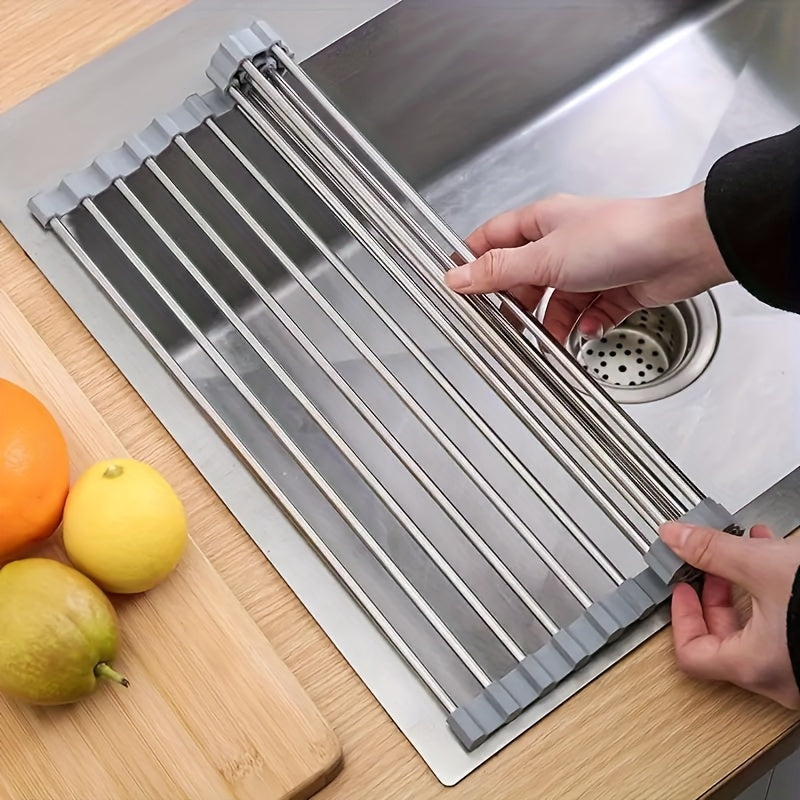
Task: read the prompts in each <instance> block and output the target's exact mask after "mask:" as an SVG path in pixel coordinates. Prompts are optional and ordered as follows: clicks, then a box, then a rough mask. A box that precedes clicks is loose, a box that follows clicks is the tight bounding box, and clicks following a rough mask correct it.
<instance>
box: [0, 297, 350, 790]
mask: <svg viewBox="0 0 800 800" xmlns="http://www.w3.org/2000/svg"><path fill="white" fill-rule="evenodd" d="M0 377H3V378H6V379H7V380H11V381H14V382H15V383H17V384H19V385H21V386H23V387H25V388H26V389H28V390H29V391H31V392H32V393H33V394H34V395H35V396H36V397H38V398H39V399H40V400H41V401H42V402H43V403H44V404H45V405H46V406H47V407H48V408H49V409H50V411H51V413H52V414H53V415H54V416H55V418H56V420H57V422H58V423H59V426H60V427H61V430H62V431H63V432H64V435H65V436H66V438H67V445H68V447H69V451H70V462H71V472H72V474H71V478H72V480H73V481H74V480H75V479H76V478H77V477H78V475H80V473H81V472H82V471H83V470H84V469H86V468H87V467H89V466H90V465H91V464H93V463H95V462H97V461H101V460H105V459H107V458H116V457H119V458H124V457H126V456H127V455H128V454H127V453H126V452H125V450H124V448H123V447H122V444H121V443H120V441H119V440H118V439H117V437H116V436H115V435H114V433H113V432H112V431H111V430H110V429H109V428H108V427H107V426H106V425H105V423H104V422H103V420H102V417H100V416H99V414H98V413H97V411H96V410H95V409H94V408H93V407H92V405H91V403H90V402H89V401H88V400H87V399H86V397H85V396H84V395H83V394H82V393H81V391H80V390H79V389H78V387H77V386H76V385H75V383H74V382H73V381H72V380H71V378H70V377H69V375H68V374H67V373H66V372H65V371H64V369H63V367H61V365H60V364H59V362H58V360H57V359H56V357H55V356H54V355H53V354H52V353H51V352H50V351H49V350H48V349H47V347H46V346H45V344H44V343H43V342H42V340H41V339H40V338H39V337H38V336H37V334H36V332H35V331H34V330H33V328H31V327H30V325H29V324H28V322H27V320H26V319H25V317H24V316H23V315H22V314H21V313H20V312H19V311H18V310H17V308H16V306H14V305H13V304H12V303H11V301H10V300H9V299H8V297H7V295H5V294H4V293H3V292H0ZM1 411H2V410H1V409H0V412H1ZM192 524H193V527H195V526H197V525H199V524H202V522H200V521H199V520H197V519H194V520H193V523H192ZM192 533H193V530H190V536H191V535H192ZM35 554H36V555H48V556H51V557H54V558H59V559H60V560H62V561H67V559H66V558H65V556H64V552H63V548H62V547H61V542H60V537H59V535H58V534H56V535H55V536H53V537H51V539H50V540H49V541H48V543H47V546H46V547H45V548H38V549H37V550H36V551H35ZM113 601H114V605H115V607H116V608H117V611H118V613H119V617H120V623H119V624H120V639H121V645H120V652H119V656H118V658H117V659H116V660H115V662H114V665H115V666H116V667H117V669H118V670H119V671H120V672H122V673H123V674H124V675H125V676H126V677H128V678H129V679H130V682H131V686H130V688H129V689H122V688H121V687H117V686H115V685H110V684H105V685H103V686H102V687H101V688H100V690H99V691H97V692H95V693H94V694H93V696H92V697H91V698H88V699H86V700H85V701H84V702H81V703H78V704H77V705H72V706H70V707H62V708H55V709H37V708H31V707H27V706H23V705H22V704H19V703H14V702H11V701H8V700H5V699H0V719H2V720H3V722H2V727H0V776H1V777H0V785H1V786H3V788H4V790H5V792H6V795H7V797H8V798H9V800H31V799H32V798H36V800H39V798H50V797H52V798H59V800H73V799H74V800H87V798H94V797H96V798H98V799H99V798H130V800H134V798H135V799H136V800H153V799H154V798H176V799H177V798H192V800H194V799H195V798H196V800H217V799H219V800H223V798H231V799H232V798H236V799H237V800H268V799H272V800H280V798H305V797H309V796H310V795H311V794H313V793H314V792H315V791H316V790H317V789H319V788H320V787H321V786H322V785H323V784H324V783H325V782H326V781H327V780H329V779H330V778H331V777H332V776H333V774H335V772H336V771H337V769H338V767H339V765H340V762H341V750H340V747H339V743H338V741H337V740H336V737H335V736H334V734H333V732H332V731H331V729H330V727H329V726H328V724H327V723H326V722H325V720H324V719H323V717H322V715H321V714H320V713H319V711H318V710H317V709H316V707H315V706H314V705H313V703H312V701H311V700H310V699H309V697H308V695H307V694H306V693H305V691H304V690H303V689H302V687H301V686H300V684H299V683H298V682H297V680H296V679H295V677H294V676H293V675H292V673H291V672H290V671H289V669H288V668H287V667H286V666H285V665H284V664H283V662H282V661H281V660H280V658H279V657H278V656H277V654H276V653H275V651H274V650H273V649H272V647H271V645H270V644H269V642H268V641H267V639H266V638H265V637H264V635H263V633H262V632H261V631H260V630H259V628H258V626H257V625H256V624H255V623H254V622H253V620H252V618H251V617H250V615H249V614H247V612H246V611H245V610H244V608H243V607H242V605H241V604H240V603H239V602H238V600H237V599H236V597H235V596H234V595H233V593H232V592H231V591H230V589H229V588H228V587H227V586H226V584H225V583H224V581H223V580H222V579H221V578H220V576H219V575H218V574H217V572H216V571H215V570H214V568H213V567H212V566H211V564H210V563H209V562H208V560H207V559H206V557H205V556H204V555H203V554H202V552H201V551H200V550H199V549H198V548H197V546H196V545H195V544H194V542H193V541H191V540H190V543H189V546H188V548H187V551H186V553H185V555H184V557H183V559H182V560H181V562H180V564H179V565H178V567H177V569H176V570H175V571H174V572H173V573H172V574H171V575H170V576H169V577H168V579H167V580H165V581H163V582H162V583H161V584H160V585H158V586H157V587H155V588H153V589H151V590H150V591H149V592H146V593H142V594H138V595H135V596H130V597H120V596H115V597H113Z"/></svg>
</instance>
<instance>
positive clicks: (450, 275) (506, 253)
mask: <svg viewBox="0 0 800 800" xmlns="http://www.w3.org/2000/svg"><path fill="white" fill-rule="evenodd" d="M549 275H550V268H549V265H548V254H547V248H545V247H543V243H541V242H530V243H529V244H526V245H523V246H522V247H511V248H502V249H494V250H489V251H487V252H486V253H484V254H483V255H482V256H480V258H477V259H475V261H473V262H471V263H469V264H465V265H464V266H462V267H453V268H452V269H449V270H448V271H447V272H446V273H445V282H446V283H447V285H448V286H449V287H450V288H451V289H452V290H453V291H456V292H464V293H466V294H476V293H485V292H494V291H505V290H508V289H513V288H514V287H515V286H521V285H529V286H540V287H546V286H549V285H550V280H549Z"/></svg>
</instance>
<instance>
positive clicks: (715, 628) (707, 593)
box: [702, 575, 742, 638]
mask: <svg viewBox="0 0 800 800" xmlns="http://www.w3.org/2000/svg"><path fill="white" fill-rule="evenodd" d="M702 605H703V617H704V618H705V621H706V625H707V626H708V630H709V633H711V634H712V635H714V636H719V637H720V638H724V637H726V636H730V635H731V634H733V633H736V631H738V630H741V628H742V623H741V620H740V619H739V614H738V613H737V611H736V609H735V608H734V606H733V593H732V591H731V585H730V583H729V582H728V581H726V580H725V579H724V578H719V577H717V576H716V575H706V576H705V578H704V580H703V596H702Z"/></svg>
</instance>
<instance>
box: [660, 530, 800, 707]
mask: <svg viewBox="0 0 800 800" xmlns="http://www.w3.org/2000/svg"><path fill="white" fill-rule="evenodd" d="M659 533H660V536H661V538H662V539H663V541H664V542H665V544H667V546H669V547H670V549H672V550H673V551H674V552H675V553H676V554H677V555H678V556H680V557H681V558H682V559H683V560H684V561H686V562H687V563H688V564H691V565H692V566H695V567H697V568H698V569H701V570H703V572H704V573H705V576H704V583H703V589H702V592H701V594H700V595H699V596H698V594H697V592H696V591H695V590H694V589H693V588H692V587H691V586H690V585H688V584H686V583H679V584H677V585H676V586H675V588H674V590H673V594H672V637H673V642H674V646H675V657H676V660H677V664H678V667H679V668H680V669H681V670H682V671H683V672H685V673H686V674H687V675H690V676H692V677H694V678H699V679H704V680H711V681H725V682H727V683H732V684H735V685H736V686H739V687H740V688H742V689H745V690H747V691H749V692H753V693H755V694H760V695H763V696H764V697H768V698H770V699H771V700H774V701H775V702H776V703H780V704H781V705H783V706H786V707H787V708H792V709H797V708H800V690H798V685H797V680H796V679H795V675H794V671H793V669H792V662H791V658H790V655H789V645H788V628H787V626H788V625H794V624H796V623H795V622H794V620H793V619H789V618H788V616H787V612H788V605H789V598H790V596H791V594H792V588H793V585H794V581H795V575H796V573H797V569H798V564H800V538H798V537H796V536H791V537H789V538H787V539H776V538H775V537H774V536H773V535H772V532H771V531H770V530H769V528H767V527H765V526H763V525H756V526H755V527H754V528H752V529H751V531H750V536H749V537H741V536H735V535H733V534H730V533H724V532H723V531H717V530H713V529H711V528H704V527H699V526H692V525H686V524H684V523H681V522H669V523H666V524H665V525H663V526H662V527H661V529H660V532H659ZM734 585H736V586H739V587H741V588H742V589H744V591H745V592H747V593H748V594H749V596H750V606H751V608H750V611H749V614H745V615H743V616H740V614H739V613H738V611H737V609H736V607H735V606H734V602H733V596H732V587H733V586H734ZM797 635H798V632H797V631H794V632H793V638H795V640H796V638H797Z"/></svg>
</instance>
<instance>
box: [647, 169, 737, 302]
mask: <svg viewBox="0 0 800 800" xmlns="http://www.w3.org/2000/svg"><path fill="white" fill-rule="evenodd" d="M704 189H705V185H704V183H698V184H695V185H694V186H691V187H690V188H688V189H685V190H683V191H681V192H677V193H676V194H671V195H666V196H664V197H661V198H658V203H659V206H660V207H659V209H658V212H659V213H660V214H661V215H662V223H663V225H662V236H664V237H665V239H666V241H665V242H664V245H665V246H667V247H669V248H670V250H671V251H672V252H673V253H674V254H675V258H674V268H675V269H682V270H684V271H690V272H691V273H692V274H693V275H694V276H695V277H697V278H698V279H699V282H701V283H702V284H703V288H704V289H711V288H713V287H714V286H719V285H720V284H723V283H728V282H730V281H732V280H733V279H734V278H733V275H732V274H731V272H730V270H729V269H728V265H727V264H726V263H725V259H724V258H723V257H722V253H721V252H720V249H719V247H718V245H717V241H716V239H715V238H714V233H713V232H712V230H711V226H710V224H709V222H708V217H707V215H706V207H705V197H704Z"/></svg>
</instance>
